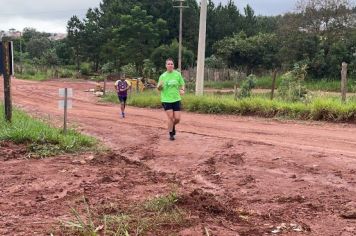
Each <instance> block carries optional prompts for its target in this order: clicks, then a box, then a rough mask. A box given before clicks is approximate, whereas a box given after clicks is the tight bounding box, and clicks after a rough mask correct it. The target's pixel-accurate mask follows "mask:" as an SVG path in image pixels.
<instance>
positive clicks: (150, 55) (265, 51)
mask: <svg viewBox="0 0 356 236" xmlns="http://www.w3.org/2000/svg"><path fill="white" fill-rule="evenodd" d="M185 4H186V5H187V6H188V8H185V9H184V12H183V53H182V67H183V68H188V67H193V66H194V65H195V62H196V53H197V46H198V33H199V13H200V6H199V4H198V3H197V1H196V0H187V1H186V3H185ZM296 9H297V10H296V11H295V12H289V13H286V14H284V15H278V16H260V15H256V14H255V12H254V10H253V9H252V8H251V7H250V6H249V5H247V6H246V7H245V8H244V10H243V11H240V10H239V9H238V7H237V6H236V4H235V3H234V1H232V0H230V1H228V2H227V3H226V4H225V5H224V4H221V3H220V4H214V3H213V1H211V0H209V1H208V16H207V19H208V20H207V38H206V40H207V41H206V65H207V66H209V67H213V68H223V67H229V68H235V69H239V70H243V71H245V72H247V73H248V74H250V73H253V72H254V71H257V70H258V71H261V70H262V71H268V70H271V69H282V70H288V69H289V68H293V66H294V65H295V64H303V65H307V68H308V69H307V70H308V75H310V76H311V77H313V78H316V79H318V78H336V77H338V76H339V74H340V66H341V63H342V62H343V61H344V62H347V63H348V64H349V73H350V74H351V75H356V7H355V6H354V4H352V3H350V2H349V1H348V0H300V1H299V2H298V4H297V5H296ZM178 31H179V10H178V9H177V8H174V7H173V5H172V1H171V0H155V1H151V0H102V2H101V3H100V5H99V7H97V8H90V9H88V11H87V13H86V16H85V17H84V18H83V19H79V18H78V17H77V16H72V17H71V18H70V19H69V20H68V23H67V33H68V35H67V37H66V38H65V39H63V40H59V41H52V40H49V39H48V34H46V33H41V32H37V31H36V30H35V29H31V28H26V29H24V32H23V34H22V37H21V38H20V39H17V40H15V51H16V52H15V53H16V54H17V55H19V57H18V58H20V60H21V61H28V62H30V63H33V64H35V65H38V66H41V65H46V66H56V65H75V67H76V69H77V70H80V69H81V65H82V64H83V63H90V66H91V68H90V69H91V70H92V71H94V72H99V71H101V70H103V69H105V70H107V71H112V72H114V71H116V72H118V71H120V70H122V68H124V67H130V68H133V69H134V70H135V73H136V74H137V75H145V74H147V73H150V72H152V73H155V72H159V71H161V70H162V69H164V68H163V67H164V61H165V59H166V58H167V57H172V58H174V59H175V60H177V59H178V58H177V57H178V42H177V39H178V33H179V32H178ZM20 44H21V51H22V52H23V53H21V56H20V54H19V52H20Z"/></svg>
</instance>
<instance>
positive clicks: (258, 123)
mask: <svg viewBox="0 0 356 236" xmlns="http://www.w3.org/2000/svg"><path fill="white" fill-rule="evenodd" d="M12 86H13V103H14V104H15V105H16V106H18V107H21V108H22V109H24V110H26V111H27V112H29V113H31V114H33V115H35V116H39V117H43V118H45V119H49V120H50V121H51V122H53V123H55V124H57V125H61V119H62V111H61V110H58V108H57V106H58V105H57V104H58V99H59V97H58V88H63V87H65V86H67V87H71V88H73V90H74V98H73V109H71V110H70V111H69V121H70V126H72V127H76V128H77V129H78V130H80V131H82V132H84V133H87V134H90V135H93V136H95V137H98V138H99V139H100V140H102V141H103V143H104V144H105V145H106V146H108V147H110V148H111V149H112V150H113V152H114V153H116V154H117V155H120V156H122V157H124V159H125V160H126V162H124V164H125V163H126V164H125V165H128V166H126V167H124V166H122V167H120V166H121V165H124V164H123V163H121V162H120V163H121V164H120V163H116V162H117V161H116V162H113V163H112V164H111V165H110V164H108V163H105V162H99V164H98V163H97V162H95V163H92V161H89V162H87V163H84V164H83V163H82V165H81V164H78V163H77V162H73V160H72V159H69V158H66V157H65V156H63V157H58V158H50V159H47V160H23V159H17V160H16V159H15V160H13V159H12V160H7V161H4V160H2V159H1V157H0V180H1V183H0V184H1V189H0V235H12V232H17V233H15V234H14V235H26V231H27V232H37V233H38V234H37V235H41V234H42V233H43V232H44V231H45V232H48V230H49V225H51V224H54V223H55V222H56V221H58V220H59V219H61V218H63V217H66V216H67V215H66V214H68V204H70V203H71V202H73V201H74V200H73V199H74V196H76V197H78V196H79V195H80V193H83V192H84V193H86V194H87V195H88V196H89V197H91V198H92V201H100V199H102V198H103V197H104V196H105V197H108V198H120V197H122V198H124V199H131V200H132V199H133V200H138V199H143V198H145V197H147V196H154V195H155V194H162V193H165V192H167V191H169V188H170V186H171V184H172V182H174V183H175V184H177V186H179V187H178V188H179V192H180V193H181V194H183V195H184V194H186V195H187V196H194V194H195V195H196V194H197V193H199V194H200V195H204V194H206V196H213V197H212V198H213V200H214V201H216V202H218V203H219V204H218V205H219V206H223V207H222V208H223V209H225V210H226V209H230V210H233V211H235V212H240V213H241V214H240V216H241V217H240V219H239V220H237V219H234V216H231V215H229V214H218V213H216V212H219V211H211V212H209V211H208V212H206V214H204V217H202V216H201V215H200V218H199V220H198V221H197V223H196V224H193V225H191V226H189V228H187V229H181V230H180V231H179V232H178V234H179V235H204V230H203V229H204V227H209V229H210V230H211V232H212V235H270V234H273V233H272V231H273V232H275V234H274V235H330V236H331V235H342V236H347V235H356V219H355V218H356V125H355V124H331V123H322V122H298V121H277V120H268V119H262V118H252V117H236V116H219V115H203V114H193V113H185V112H183V114H182V122H181V124H180V125H179V126H178V127H177V137H176V140H175V141H174V142H172V141H169V140H168V135H167V132H166V128H165V126H166V125H165V121H166V120H165V116H164V114H163V111H161V110H151V109H140V108H134V107H128V108H127V118H125V119H121V118H120V116H119V114H120V112H119V106H118V105H112V104H105V103H102V102H100V101H99V99H98V98H96V97H94V96H93V95H92V94H91V93H88V92H84V90H86V89H89V88H93V87H94V84H93V83H89V82H83V81H82V82H73V81H48V82H32V81H21V80H16V79H15V80H13V81H12ZM0 90H1V93H0V95H1V98H3V93H2V91H3V87H2V85H1V86H0ZM7 148H11V147H7ZM0 154H1V153H0ZM76 158H77V159H81V158H82V159H83V158H84V160H85V158H86V157H83V156H78V157H76ZM98 158H99V157H97V158H96V159H98ZM104 159H105V158H104ZM110 160H111V159H110ZM110 160H109V161H110ZM131 162H132V163H134V164H132V163H131ZM127 163H129V164H127ZM135 165H137V167H135ZM125 168H128V171H127V173H128V174H126V175H125V178H124V179H122V181H121V179H120V178H121V177H122V173H121V172H120V171H121V170H123V169H125ZM135 168H137V172H136V173H135V171H134V170H135ZM141 169H142V171H140V170H141ZM152 175H154V176H155V178H152ZM105 176H110V178H112V179H113V181H111V182H110V181H109V182H110V183H108V182H105V181H106V180H107V179H103V177H105ZM110 178H109V180H110ZM157 178H158V181H157ZM112 179H111V180H112ZM119 179H120V181H118V180H119ZM114 180H115V181H114ZM89 190H90V191H89ZM199 194H198V195H199ZM204 196H205V195H204ZM199 199H200V200H199ZM202 199H205V200H206V199H210V198H207V197H202V198H197V199H196V200H197V201H198V202H199V201H203V200H202ZM210 200H212V199H210ZM197 205H199V203H197ZM213 205H214V204H213ZM215 207H216V204H215ZM192 208H194V206H192ZM204 209H206V208H204ZM192 210H193V213H192V214H194V212H195V213H196V212H197V211H200V210H201V209H200V208H199V207H198V206H197V207H196V209H195V210H196V211H194V209H192ZM220 210H221V209H220ZM220 212H221V211H220ZM198 215H199V214H198ZM237 218H239V216H237ZM242 221H246V222H247V223H246V222H242ZM36 230H37V231H36ZM27 235H28V234H27ZM162 235H165V234H162ZM166 235H168V234H166Z"/></svg>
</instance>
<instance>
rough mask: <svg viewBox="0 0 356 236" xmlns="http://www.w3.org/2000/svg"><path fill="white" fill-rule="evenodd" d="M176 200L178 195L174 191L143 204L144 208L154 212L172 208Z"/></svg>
mask: <svg viewBox="0 0 356 236" xmlns="http://www.w3.org/2000/svg"><path fill="white" fill-rule="evenodd" d="M177 202H178V195H177V193H176V192H171V193H169V194H168V195H165V196H159V197H155V198H153V199H151V200H149V201H147V202H146V204H145V209H146V210H149V211H156V212H167V211H170V210H172V209H173V208H174V207H175V205H176V203H177Z"/></svg>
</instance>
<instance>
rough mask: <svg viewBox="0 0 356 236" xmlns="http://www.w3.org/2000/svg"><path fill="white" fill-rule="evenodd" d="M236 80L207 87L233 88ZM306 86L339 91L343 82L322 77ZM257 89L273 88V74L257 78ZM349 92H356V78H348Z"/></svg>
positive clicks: (206, 86)
mask: <svg viewBox="0 0 356 236" xmlns="http://www.w3.org/2000/svg"><path fill="white" fill-rule="evenodd" d="M281 81H282V78H281V77H280V76H279V77H277V78H276V88H278V86H279V84H280V83H281ZM234 85H235V83H234V81H205V82H204V87H205V88H213V89H233V88H234ZM305 86H306V87H307V89H308V90H311V91H319V90H320V91H329V92H339V91H340V89H341V88H340V87H341V82H340V81H339V80H330V79H322V80H314V79H310V80H306V81H305ZM255 88H257V89H271V88H272V77H271V76H261V77H258V78H257V80H256V87H255ZM348 92H353V93H356V80H355V79H349V80H348Z"/></svg>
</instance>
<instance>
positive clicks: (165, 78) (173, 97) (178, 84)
mask: <svg viewBox="0 0 356 236" xmlns="http://www.w3.org/2000/svg"><path fill="white" fill-rule="evenodd" d="M158 83H162V85H163V89H162V90H161V102H169V103H172V102H177V101H180V100H181V97H180V94H179V89H181V88H182V86H183V85H184V79H183V77H182V75H181V73H179V72H178V71H176V70H173V71H172V72H168V71H166V72H164V73H163V74H162V75H161V76H160V77H159V81H158Z"/></svg>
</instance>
